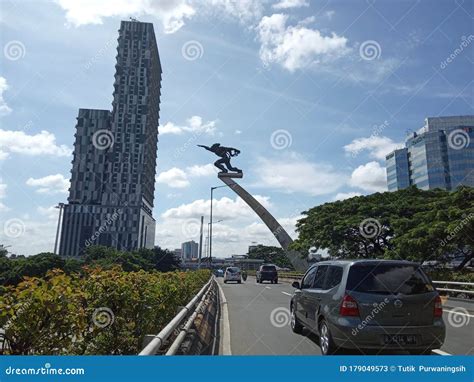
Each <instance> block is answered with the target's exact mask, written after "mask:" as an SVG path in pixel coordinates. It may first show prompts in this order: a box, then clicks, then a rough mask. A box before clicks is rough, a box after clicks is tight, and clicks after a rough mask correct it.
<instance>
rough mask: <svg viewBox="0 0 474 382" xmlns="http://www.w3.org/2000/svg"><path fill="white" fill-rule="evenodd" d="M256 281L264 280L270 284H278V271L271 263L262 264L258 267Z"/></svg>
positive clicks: (261, 281)
mask: <svg viewBox="0 0 474 382" xmlns="http://www.w3.org/2000/svg"><path fill="white" fill-rule="evenodd" d="M256 277H257V283H263V282H264V281H265V280H266V281H270V282H271V283H272V284H278V271H277V269H276V266H275V265H273V264H263V265H261V266H260V268H258V271H257V274H256Z"/></svg>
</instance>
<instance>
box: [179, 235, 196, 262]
mask: <svg viewBox="0 0 474 382" xmlns="http://www.w3.org/2000/svg"><path fill="white" fill-rule="evenodd" d="M198 257H199V244H198V243H196V242H195V241H194V240H191V241H187V242H185V243H183V244H181V258H182V260H183V261H191V260H192V259H197V258H198Z"/></svg>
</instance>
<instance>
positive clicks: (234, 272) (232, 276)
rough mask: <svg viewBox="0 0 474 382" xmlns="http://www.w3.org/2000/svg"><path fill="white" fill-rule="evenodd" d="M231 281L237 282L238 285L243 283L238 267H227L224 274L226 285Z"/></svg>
mask: <svg viewBox="0 0 474 382" xmlns="http://www.w3.org/2000/svg"><path fill="white" fill-rule="evenodd" d="M229 281H237V283H238V284H240V283H241V282H242V274H241V272H240V268H238V267H227V268H226V270H225V272H224V284H227V282H229Z"/></svg>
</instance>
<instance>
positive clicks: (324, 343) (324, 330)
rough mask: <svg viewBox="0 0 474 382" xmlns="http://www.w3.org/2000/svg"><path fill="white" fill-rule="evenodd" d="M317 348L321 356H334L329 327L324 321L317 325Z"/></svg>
mask: <svg viewBox="0 0 474 382" xmlns="http://www.w3.org/2000/svg"><path fill="white" fill-rule="evenodd" d="M319 347H320V348H321V353H322V354H323V355H330V354H334V351H335V345H334V342H333V340H332V336H331V332H330V331H329V326H328V324H327V322H326V321H325V320H322V321H321V322H320V323H319Z"/></svg>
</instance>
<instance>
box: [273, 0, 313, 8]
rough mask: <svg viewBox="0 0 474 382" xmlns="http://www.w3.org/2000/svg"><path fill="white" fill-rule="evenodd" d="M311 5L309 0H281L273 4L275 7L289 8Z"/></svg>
mask: <svg viewBox="0 0 474 382" xmlns="http://www.w3.org/2000/svg"><path fill="white" fill-rule="evenodd" d="M300 7H309V1H308V0H281V1H279V2H278V3H276V4H273V5H272V8H275V9H288V8H300Z"/></svg>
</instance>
